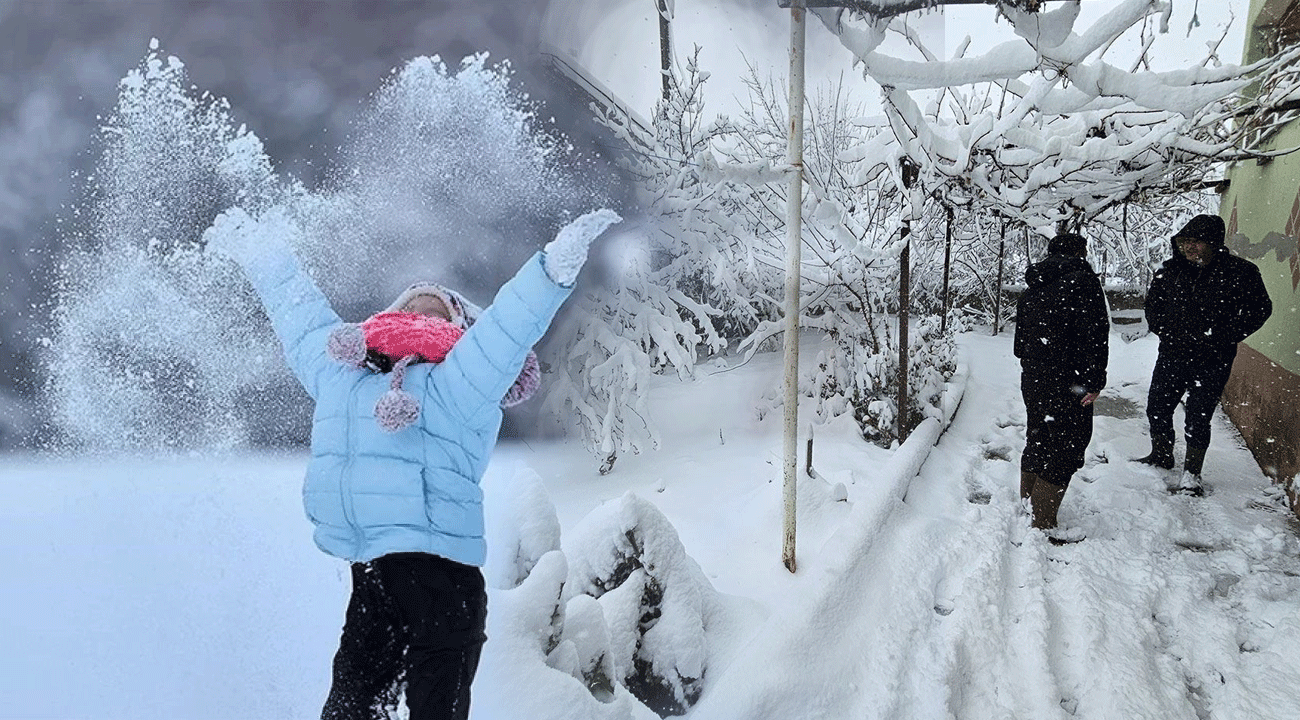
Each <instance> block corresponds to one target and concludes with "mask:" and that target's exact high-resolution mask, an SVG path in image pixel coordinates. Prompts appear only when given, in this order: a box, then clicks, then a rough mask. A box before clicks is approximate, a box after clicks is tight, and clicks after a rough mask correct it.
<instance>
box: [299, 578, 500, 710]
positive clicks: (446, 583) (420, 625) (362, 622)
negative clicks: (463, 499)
mask: <svg viewBox="0 0 1300 720" xmlns="http://www.w3.org/2000/svg"><path fill="white" fill-rule="evenodd" d="M486 620H487V594H486V593H485V592H484V588H483V574H482V573H481V572H480V571H479V569H478V568H476V567H472V566H469V565H462V564H461V563H457V562H453V561H451V560H448V559H446V558H443V557H439V556H437V555H431V554H428V553H395V554H392V555H385V556H383V557H381V558H377V559H375V560H373V561H371V562H368V563H353V565H352V599H351V601H350V602H349V603H348V611H347V619H346V620H345V622H344V625H343V637H342V639H341V640H340V641H339V651H338V654H336V655H335V656H334V683H333V685H332V686H331V687H330V694H329V699H328V700H326V701H325V708H324V710H322V711H321V718H322V720H371V719H374V718H387V717H388V713H387V711H386V710H385V708H386V707H395V706H396V705H397V699H398V696H399V695H400V694H401V691H402V687H403V686H405V688H406V706H407V708H408V709H409V710H410V711H411V715H410V717H411V720H433V719H434V718H436V719H437V720H445V719H450V718H462V719H463V718H467V717H469V690H470V684H471V682H473V680H474V672H475V671H476V670H477V669H478V660H479V652H480V650H482V648H483V643H484V642H485V641H486V640H487V635H485V634H484V632H483V630H484V627H485V623H486Z"/></svg>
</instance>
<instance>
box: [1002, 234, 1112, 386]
mask: <svg viewBox="0 0 1300 720" xmlns="http://www.w3.org/2000/svg"><path fill="white" fill-rule="evenodd" d="M1025 281H1026V283H1027V284H1028V286H1029V287H1028V288H1027V289H1026V290H1025V294H1024V295H1021V296H1020V302H1019V303H1017V304H1016V336H1015V353H1016V357H1018V358H1020V362H1021V365H1022V366H1023V367H1024V369H1025V370H1029V371H1041V372H1047V373H1051V374H1052V375H1053V376H1056V377H1059V378H1060V379H1061V380H1062V381H1063V382H1074V383H1078V384H1079V385H1082V386H1083V387H1084V389H1086V390H1087V391H1088V392H1101V389H1102V388H1104V387H1105V386H1106V361H1107V358H1108V353H1109V337H1110V317H1109V315H1108V314H1107V311H1106V297H1105V295H1104V294H1103V293H1102V289H1101V281H1100V280H1098V279H1097V274H1096V273H1095V272H1093V270H1092V266H1091V265H1089V264H1088V261H1087V260H1084V259H1083V258H1079V257H1073V256H1069V255H1059V254H1053V255H1048V256H1047V257H1046V258H1045V259H1044V260H1043V261H1042V262H1040V263H1036V264H1033V265H1030V266H1029V269H1028V270H1027V271H1026V272H1025Z"/></svg>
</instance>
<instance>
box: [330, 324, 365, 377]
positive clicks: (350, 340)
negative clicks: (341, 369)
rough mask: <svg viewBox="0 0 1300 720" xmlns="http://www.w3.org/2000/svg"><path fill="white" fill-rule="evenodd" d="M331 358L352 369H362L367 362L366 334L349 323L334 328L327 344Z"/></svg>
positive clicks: (359, 327)
mask: <svg viewBox="0 0 1300 720" xmlns="http://www.w3.org/2000/svg"><path fill="white" fill-rule="evenodd" d="M325 351H326V352H328V353H329V356H330V357H332V358H334V359H335V360H338V361H339V362H341V363H343V364H344V365H351V366H352V367H361V366H362V365H364V364H365V362H366V334H365V331H363V330H362V329H361V326H360V325H357V324H356V323H347V324H346V325H340V326H338V327H336V328H334V331H333V332H331V333H330V336H329V339H328V340H327V341H326V343H325Z"/></svg>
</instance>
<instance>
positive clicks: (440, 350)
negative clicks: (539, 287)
mask: <svg viewBox="0 0 1300 720" xmlns="http://www.w3.org/2000/svg"><path fill="white" fill-rule="evenodd" d="M420 295H429V296H432V297H436V298H438V299H439V300H441V301H442V303H443V305H445V306H446V307H447V309H448V310H449V311H450V314H451V315H452V318H451V320H443V319H442V318H439V317H430V316H426V315H421V314H419V313H409V312H402V311H401V308H404V307H406V304H407V303H408V302H410V301H411V299H413V298H415V297H418V296H420ZM481 312H482V310H480V309H479V308H478V306H476V305H474V304H473V303H470V302H469V301H467V300H465V298H464V297H462V296H461V295H460V294H459V293H456V292H454V291H452V290H448V289H446V288H444V287H442V286H440V285H435V284H433V283H417V284H415V285H412V286H411V287H409V288H407V289H406V290H405V291H403V292H402V294H401V295H399V296H398V298H397V300H396V301H394V302H393V304H392V305H390V306H389V308H388V310H386V311H384V312H381V313H377V314H375V315H373V316H371V317H370V318H368V319H367V320H366V321H365V322H363V323H360V324H356V323H348V324H345V325H341V326H339V327H338V328H335V329H334V331H333V332H331V333H330V336H329V339H328V341H327V343H326V350H327V352H328V353H329V355H330V357H332V358H334V359H335V360H338V361H339V362H342V363H344V364H346V365H351V366H353V367H356V368H365V367H369V368H370V369H373V370H379V371H381V372H389V373H390V374H391V375H392V379H391V382H390V387H389V390H388V392H386V393H384V394H383V396H381V397H380V398H379V402H377V403H375V420H376V421H377V422H378V423H379V425H380V427H382V428H383V429H384V430H387V431H388V432H397V431H398V430H401V429H403V428H406V427H408V426H410V425H411V424H412V423H414V422H415V421H416V420H417V419H418V418H419V416H420V403H419V400H417V399H416V398H415V396H413V395H411V394H410V393H409V392H406V391H405V390H403V389H402V381H403V380H404V379H405V376H406V368H407V366H409V365H411V364H413V363H417V362H432V363H439V362H442V361H443V360H444V359H445V358H446V357H447V353H449V352H450V351H451V348H452V346H453V345H455V343H456V341H458V340H459V339H460V338H461V336H462V335H464V333H465V331H466V330H468V329H469V328H470V327H471V326H473V324H474V322H475V321H476V320H478V316H479V314H480V313H481ZM390 368H391V369H390ZM540 382H541V368H540V366H539V364H538V362H537V356H536V354H534V353H533V352H532V351H531V350H530V351H529V352H528V355H527V356H526V357H525V359H524V366H523V368H522V370H521V371H520V373H519V377H518V378H516V379H515V382H514V384H513V385H511V387H510V389H509V390H508V391H507V392H506V395H505V397H504V398H502V399H501V407H503V408H505V407H512V406H514V405H518V404H519V403H521V402H523V401H525V400H527V399H528V398H529V397H531V396H532V395H533V393H534V392H536V390H537V387H538V385H539V384H540Z"/></svg>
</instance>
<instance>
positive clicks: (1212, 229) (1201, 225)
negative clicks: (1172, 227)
mask: <svg viewBox="0 0 1300 720" xmlns="http://www.w3.org/2000/svg"><path fill="white" fill-rule="evenodd" d="M1226 235H1227V228H1226V227H1225V226H1224V224H1223V218H1221V217H1219V216H1218V215H1197V216H1196V217H1194V218H1192V219H1191V220H1190V221H1188V223H1187V224H1186V225H1184V226H1183V229H1182V230H1179V231H1178V233H1177V234H1175V235H1174V241H1175V243H1176V242H1177V241H1178V239H1179V238H1190V239H1192V240H1200V241H1201V242H1203V243H1205V244H1207V245H1210V246H1218V245H1222V244H1223V240H1224V237H1225V236H1226Z"/></svg>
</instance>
